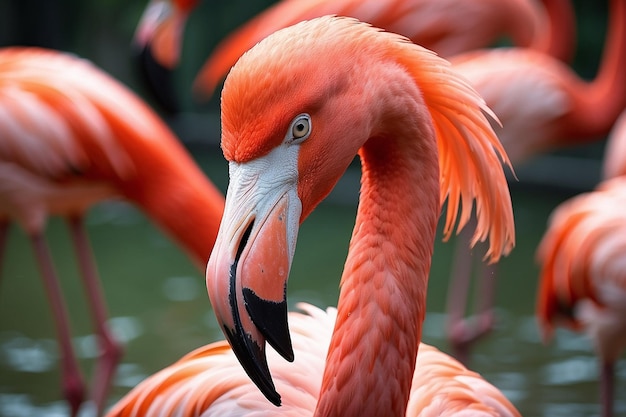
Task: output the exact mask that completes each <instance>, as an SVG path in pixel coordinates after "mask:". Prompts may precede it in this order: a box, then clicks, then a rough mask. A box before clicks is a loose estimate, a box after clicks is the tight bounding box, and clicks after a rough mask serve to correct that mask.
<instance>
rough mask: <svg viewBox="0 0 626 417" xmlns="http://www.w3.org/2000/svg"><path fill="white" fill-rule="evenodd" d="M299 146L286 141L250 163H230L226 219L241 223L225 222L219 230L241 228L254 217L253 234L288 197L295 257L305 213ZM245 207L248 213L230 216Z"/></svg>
mask: <svg viewBox="0 0 626 417" xmlns="http://www.w3.org/2000/svg"><path fill="white" fill-rule="evenodd" d="M299 149H300V147H299V146H292V143H283V144H282V145H280V146H278V147H277V148H275V149H274V150H272V151H271V152H270V153H268V154H267V155H265V156H263V157H261V158H257V159H255V160H252V161H250V162H245V163H236V162H230V164H229V175H230V182H229V185H228V190H227V192H226V207H225V212H224V219H232V220H234V219H237V221H239V222H240V223H239V224H237V225H225V224H222V225H220V229H221V228H227V229H229V230H231V231H233V232H234V231H236V230H237V231H240V230H241V229H242V228H246V227H248V226H249V224H250V223H251V219H254V221H255V224H254V227H253V229H252V231H251V237H253V236H254V235H255V234H256V232H257V231H258V230H259V229H260V227H261V226H262V224H258V221H259V220H261V221H262V219H264V218H266V217H267V214H268V213H269V212H271V211H272V210H273V209H274V207H275V206H276V204H277V203H278V202H279V201H280V200H281V199H282V198H283V197H284V196H286V197H287V199H288V201H289V203H288V211H287V219H286V225H287V235H288V236H287V238H288V239H287V240H288V245H289V254H290V258H292V257H293V254H294V251H295V246H296V240H297V236H298V229H299V226H300V215H301V213H302V203H301V201H300V198H299V197H298V153H299ZM242 209H243V210H248V213H240V214H239V215H237V216H232V215H230V214H231V213H235V212H237V211H241V210H242ZM232 244H238V243H237V242H232Z"/></svg>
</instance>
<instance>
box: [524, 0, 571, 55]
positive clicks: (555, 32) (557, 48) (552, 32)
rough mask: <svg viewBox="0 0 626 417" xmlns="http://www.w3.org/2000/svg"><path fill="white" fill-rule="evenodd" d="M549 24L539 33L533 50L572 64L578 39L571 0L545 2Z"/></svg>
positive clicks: (547, 0) (533, 43)
mask: <svg viewBox="0 0 626 417" xmlns="http://www.w3.org/2000/svg"><path fill="white" fill-rule="evenodd" d="M542 3H543V5H544V8H545V11H546V15H547V19H548V22H547V24H546V25H545V26H546V28H547V29H546V30H540V31H537V33H536V36H535V39H534V40H533V42H532V45H531V47H532V49H535V50H537V51H539V52H543V53H546V54H548V55H550V56H553V57H555V58H557V59H559V60H560V61H563V62H566V63H568V62H571V60H572V57H573V55H574V45H575V39H576V16H575V15H574V9H573V7H572V4H571V0H543V1H542Z"/></svg>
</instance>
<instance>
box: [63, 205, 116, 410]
mask: <svg viewBox="0 0 626 417" xmlns="http://www.w3.org/2000/svg"><path fill="white" fill-rule="evenodd" d="M68 223H69V226H70V231H71V236H72V241H73V242H74V246H75V250H76V253H77V256H78V263H79V267H80V271H81V276H82V279H83V284H84V287H85V291H86V294H87V298H88V301H89V302H88V305H89V306H90V307H91V314H92V318H93V321H94V328H95V330H96V334H97V336H98V342H99V344H100V356H99V358H98V362H97V364H96V371H95V373H94V375H93V385H92V392H91V399H92V400H93V402H94V405H95V407H96V409H97V415H100V414H101V413H102V410H103V408H104V402H105V400H106V396H107V393H108V390H109V387H110V385H111V380H112V378H113V375H114V373H115V369H116V368H117V365H118V363H119V361H120V359H121V357H122V354H123V348H122V346H121V344H120V343H119V342H117V341H116V340H115V338H114V337H113V335H112V334H111V331H110V329H109V328H108V326H107V323H106V322H107V319H108V313H107V308H106V302H105V299H104V296H103V291H102V286H101V282H100V278H99V276H98V271H97V268H96V265H95V261H94V259H93V252H92V250H91V245H90V243H89V239H88V238H87V233H86V231H85V228H84V226H83V221H82V217H79V216H74V217H70V218H69V220H68Z"/></svg>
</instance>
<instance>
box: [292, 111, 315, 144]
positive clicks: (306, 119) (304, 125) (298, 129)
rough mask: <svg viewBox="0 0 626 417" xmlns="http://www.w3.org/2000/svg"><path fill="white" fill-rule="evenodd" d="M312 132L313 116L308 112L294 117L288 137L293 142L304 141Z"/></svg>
mask: <svg viewBox="0 0 626 417" xmlns="http://www.w3.org/2000/svg"><path fill="white" fill-rule="evenodd" d="M310 133H311V116H309V115H308V114H306V113H303V114H300V115H298V116H296V118H295V119H293V122H291V127H290V128H289V134H288V139H289V140H290V141H291V142H292V143H293V142H298V143H299V142H302V141H304V140H305V139H306V138H308V137H309V134H310Z"/></svg>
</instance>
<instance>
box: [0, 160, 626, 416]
mask: <svg viewBox="0 0 626 417" xmlns="http://www.w3.org/2000/svg"><path fill="white" fill-rule="evenodd" d="M200 162H201V164H202V166H203V168H204V169H205V171H206V172H207V173H208V174H209V176H210V177H211V178H213V179H214V180H215V182H216V183H217V184H218V186H220V187H221V188H222V189H225V186H226V181H227V180H226V178H225V174H226V173H227V170H226V166H225V164H224V163H223V162H222V161H221V160H220V159H219V157H215V156H211V155H205V154H202V155H201V157H200ZM357 178H358V176H357V175H356V173H351V175H350V176H349V177H348V179H349V180H348V181H347V183H346V184H344V185H345V186H346V187H348V189H349V192H347V191H346V192H344V191H341V190H340V191H337V192H335V193H334V194H333V196H332V197H333V199H332V200H331V201H329V202H327V203H324V204H322V205H321V206H320V208H319V209H318V210H316V212H314V213H313V215H312V216H311V217H310V218H309V219H308V220H307V221H306V222H305V223H304V224H303V226H302V228H301V231H300V235H299V241H298V247H297V250H296V256H295V259H294V265H293V270H292V274H291V279H290V281H289V300H290V304H291V305H293V304H294V303H295V302H297V301H308V302H310V303H313V304H315V305H318V306H322V307H323V306H327V305H335V304H336V300H337V294H338V291H337V286H338V278H339V276H340V272H341V268H342V265H343V260H344V259H345V255H346V252H347V245H348V240H349V238H350V234H351V230H352V225H353V220H354V213H355V206H354V205H353V204H338V201H341V200H347V201H348V202H349V203H350V202H354V199H355V198H356V190H354V189H353V186H354V182H355V181H356V180H357ZM346 193H347V194H346ZM563 198H565V197H564V196H563V195H558V194H549V195H547V194H545V193H541V194H539V193H536V192H531V191H528V190H521V189H514V190H513V200H514V206H515V216H516V224H517V236H518V245H517V248H516V249H515V251H514V253H513V254H512V255H511V256H510V257H509V258H507V259H505V260H504V261H503V262H502V264H501V268H500V271H501V275H500V277H499V281H498V292H497V305H498V310H497V318H498V325H497V329H496V331H495V332H494V333H493V334H492V335H491V336H489V337H488V338H487V339H486V340H485V341H483V342H481V343H479V344H478V345H477V346H476V348H475V350H474V355H473V357H472V366H471V367H472V368H473V369H474V370H476V371H478V372H480V373H482V374H483V376H484V377H485V378H487V379H488V380H490V381H491V382H492V383H494V384H495V385H497V386H498V387H499V388H500V389H502V390H503V391H504V392H505V393H506V395H507V396H508V397H509V398H510V399H511V400H512V401H513V402H514V404H515V405H516V406H517V407H518V408H519V410H520V411H521V412H522V414H523V415H525V416H557V417H558V416H567V417H577V416H581V417H582V416H592V415H599V409H598V406H597V386H596V383H597V372H596V365H597V363H596V359H595V356H594V355H593V352H592V350H591V346H590V344H589V342H588V341H587V340H586V339H585V338H584V336H580V335H575V334H572V333H570V332H568V331H558V332H557V333H556V337H555V339H554V340H553V341H552V343H551V344H550V345H544V344H543V343H542V342H541V340H540V338H539V334H538V331H537V327H536V325H535V319H534V316H533V308H534V297H535V291H536V278H537V268H536V266H535V264H534V261H533V254H534V250H535V247H536V244H537V242H538V241H539V239H540V237H541V234H542V233H543V230H544V225H545V222H546V219H547V217H548V214H549V212H550V211H551V209H552V208H553V207H554V206H555V205H556V204H557V203H558V202H560V201H561V200H562V199H563ZM88 230H89V234H90V237H91V239H92V243H93V246H94V251H95V253H96V256H97V261H98V266H99V271H100V275H101V277H102V281H103V286H104V290H105V292H106V298H107V301H108V307H109V313H110V316H111V322H110V324H111V326H112V328H113V329H114V331H115V333H116V334H117V335H118V338H120V340H124V342H125V355H124V357H123V360H122V364H121V365H120V367H119V370H118V373H117V378H116V382H115V386H114V387H113V389H112V392H111V396H110V401H111V402H113V401H115V400H116V399H117V398H119V397H120V396H122V395H123V394H124V393H125V392H127V391H128V389H129V388H130V387H132V386H133V385H135V384H136V383H137V382H139V381H140V380H141V379H142V378H144V377H146V376H147V375H150V374H152V373H154V372H156V371H157V370H159V369H161V368H162V367H164V366H167V365H168V364H170V363H171V362H173V361H174V360H176V359H178V358H179V357H180V356H182V355H183V354H185V353H187V352H189V351H190V350H192V349H194V348H196V347H198V346H200V345H202V344H205V343H207V342H210V341H213V340H216V339H218V338H221V334H220V332H219V330H218V329H217V327H216V325H215V321H214V319H213V315H212V314H213V313H212V311H211V310H210V305H209V302H208V298H207V296H206V292H205V289H204V278H203V274H202V273H201V272H200V271H198V270H196V268H195V267H194V266H193V265H192V263H191V262H190V261H189V260H188V259H187V257H186V256H185V255H184V254H183V253H182V251H181V250H179V249H178V248H177V247H176V246H175V245H174V244H173V243H172V242H170V241H169V240H168V239H167V238H166V237H165V236H164V235H163V234H162V233H161V232H160V231H159V230H157V229H156V228H155V227H153V226H152V225H151V223H150V222H149V221H148V220H147V219H146V218H145V217H144V216H143V215H142V214H141V213H140V212H138V211H137V210H135V209H134V208H133V207H131V206H129V205H127V204H124V203H107V204H104V205H100V206H98V207H96V208H95V209H94V210H92V211H91V212H90V215H89V217H88ZM48 240H49V242H51V246H52V251H53V255H54V258H55V262H56V267H57V270H58V272H59V274H60V276H61V278H62V281H63V282H62V284H63V289H64V291H65V296H66V298H67V300H68V302H69V312H70V315H71V319H72V326H73V332H74V336H75V339H74V341H75V344H76V348H77V352H78V353H79V355H80V356H81V366H82V367H83V369H84V372H85V374H86V375H90V374H91V371H92V366H93V364H94V359H93V356H94V346H93V337H92V329H91V321H90V317H89V315H88V314H87V311H88V309H87V306H86V305H85V302H84V298H83V293H82V287H81V285H80V284H79V278H78V275H77V271H76V265H75V258H74V255H73V253H72V251H71V247H70V242H69V238H68V234H67V231H66V228H65V224H64V223H63V222H61V221H59V220H53V221H51V222H50V225H49V233H48ZM453 248H454V245H453V244H451V243H442V242H441V241H440V239H438V241H437V244H436V248H435V258H434V261H433V267H432V273H431V280H430V287H429V301H428V314H427V322H426V327H425V331H424V341H426V342H428V343H431V344H434V345H436V346H438V347H440V348H442V349H443V350H446V349H447V346H446V342H445V338H444V334H443V329H444V321H445V316H444V314H443V312H444V302H445V294H446V288H447V281H448V276H449V273H450V265H451V255H452V251H453ZM2 261H3V265H2V278H1V282H0V415H1V416H7V417H9V416H10V417H21V416H62V415H67V409H66V406H65V404H64V402H63V401H62V400H61V398H60V384H59V376H60V374H59V363H58V358H57V348H56V341H55V336H54V331H53V325H52V322H51V318H50V312H49V306H48V303H47V300H46V298H45V295H44V292H43V289H42V286H41V282H40V278H39V275H38V272H37V269H36V266H35V264H34V261H33V256H32V251H31V248H30V246H29V242H28V240H27V239H26V238H25V236H24V234H23V233H22V232H21V231H20V230H18V229H17V228H15V227H14V228H12V229H11V233H10V237H9V241H8V243H7V251H6V254H5V257H4V258H3V260H2ZM618 380H619V382H618V387H617V404H616V415H624V413H626V398H625V396H624V394H623V393H624V392H626V361H624V360H622V361H621V362H620V363H619V364H618Z"/></svg>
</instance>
